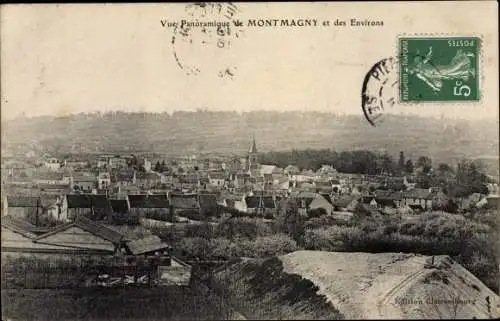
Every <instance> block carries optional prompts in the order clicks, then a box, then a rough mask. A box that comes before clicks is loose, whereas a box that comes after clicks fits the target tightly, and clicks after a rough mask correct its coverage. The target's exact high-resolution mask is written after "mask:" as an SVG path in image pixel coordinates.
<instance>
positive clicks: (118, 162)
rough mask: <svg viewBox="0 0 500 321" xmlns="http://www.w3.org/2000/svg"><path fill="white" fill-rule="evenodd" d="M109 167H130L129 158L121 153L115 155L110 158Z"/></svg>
mask: <svg viewBox="0 0 500 321" xmlns="http://www.w3.org/2000/svg"><path fill="white" fill-rule="evenodd" d="M109 167H110V168H113V169H116V168H125V167H128V164H127V159H126V158H125V157H120V156H119V155H115V156H113V157H110V158H109Z"/></svg>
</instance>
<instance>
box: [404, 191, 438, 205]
mask: <svg viewBox="0 0 500 321" xmlns="http://www.w3.org/2000/svg"><path fill="white" fill-rule="evenodd" d="M434 196H435V194H434V193H432V191H431V190H430V189H425V188H414V189H412V190H409V191H406V192H404V193H403V197H402V198H403V199H402V202H401V203H400V206H401V205H407V206H410V207H421V208H422V209H424V210H427V209H432V204H433V198H434Z"/></svg>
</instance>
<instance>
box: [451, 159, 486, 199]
mask: <svg viewBox="0 0 500 321" xmlns="http://www.w3.org/2000/svg"><path fill="white" fill-rule="evenodd" d="M455 179H456V183H454V184H453V185H451V186H449V187H448V188H449V191H450V194H452V195H453V196H458V197H464V196H468V195H470V194H473V193H481V194H488V186H487V182H488V177H487V176H486V175H485V174H484V173H483V169H482V164H481V163H478V162H473V161H470V160H462V161H460V162H459V163H458V165H457V172H456V175H455Z"/></svg>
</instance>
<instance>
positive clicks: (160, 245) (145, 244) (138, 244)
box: [127, 235, 170, 255]
mask: <svg viewBox="0 0 500 321" xmlns="http://www.w3.org/2000/svg"><path fill="white" fill-rule="evenodd" d="M127 246H128V248H129V250H130V252H132V254H134V255H139V254H144V253H149V252H153V251H158V250H163V249H166V248H169V247H170V246H169V245H168V244H166V243H164V242H162V241H161V239H160V238H159V237H158V236H156V235H151V236H148V237H144V238H140V239H137V240H132V241H129V242H127Z"/></svg>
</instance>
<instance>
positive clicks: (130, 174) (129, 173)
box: [111, 170, 134, 183]
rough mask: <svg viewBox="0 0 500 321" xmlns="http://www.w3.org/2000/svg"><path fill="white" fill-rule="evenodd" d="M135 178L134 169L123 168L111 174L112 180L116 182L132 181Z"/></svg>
mask: <svg viewBox="0 0 500 321" xmlns="http://www.w3.org/2000/svg"><path fill="white" fill-rule="evenodd" d="M133 180H134V170H122V171H118V172H113V173H112V174H111V181H112V182H113V183H116V182H132V181H133Z"/></svg>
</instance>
